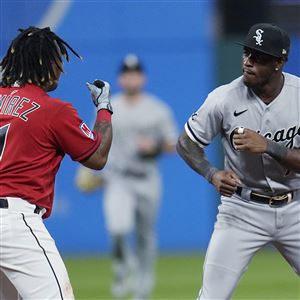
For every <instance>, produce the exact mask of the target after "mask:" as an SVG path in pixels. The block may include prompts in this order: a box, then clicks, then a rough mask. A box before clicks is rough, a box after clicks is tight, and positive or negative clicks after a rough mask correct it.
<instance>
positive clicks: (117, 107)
mask: <svg viewBox="0 0 300 300" xmlns="http://www.w3.org/2000/svg"><path fill="white" fill-rule="evenodd" d="M145 80H146V78H145V73H144V70H143V66H142V64H141V62H140V60H139V59H138V57H137V56H136V55H133V54H129V55H127V56H126V57H125V58H124V60H123V62H122V65H121V68H120V74H119V84H120V86H121V88H122V91H121V92H120V93H119V94H116V95H114V96H112V99H111V101H112V106H113V108H114V112H115V114H114V116H116V117H115V118H114V137H113V142H112V147H111V151H110V155H109V159H108V163H107V168H106V172H104V173H101V174H100V175H102V176H103V174H104V181H105V183H104V184H105V193H104V213H105V218H106V225H107V229H108V231H109V234H110V236H111V239H112V257H113V273H114V274H113V276H114V279H113V283H112V294H113V295H114V296H115V297H116V298H123V297H126V296H127V295H128V294H129V293H131V292H133V297H134V298H135V299H140V300H142V299H148V297H149V295H150V293H151V291H152V288H153V285H154V263H155V254H156V237H155V221H156V215H157V210H158V207H159V199H160V195H161V178H160V175H159V171H158V168H157V159H158V158H159V156H160V155H161V154H162V153H170V152H174V151H175V145H176V141H177V138H178V135H177V129H176V126H175V122H174V118H173V115H172V112H171V110H170V109H169V107H168V106H167V105H166V104H164V103H163V102H162V101H161V100H159V99H158V98H157V97H155V96H153V95H151V94H149V93H146V92H144V91H143V87H144V84H145ZM84 177H85V178H86V176H83V178H82V179H83V180H84V181H86V179H85V178H84ZM79 181H80V180H79ZM90 181H91V184H92V185H97V180H93V179H92V178H90ZM133 231H135V237H136V238H135V250H133V249H132V247H131V246H132V245H131V243H130V242H129V243H128V237H129V235H130V234H131V233H132V232H133Z"/></svg>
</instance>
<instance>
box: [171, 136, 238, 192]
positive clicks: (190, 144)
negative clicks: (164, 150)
mask: <svg viewBox="0 0 300 300" xmlns="http://www.w3.org/2000/svg"><path fill="white" fill-rule="evenodd" d="M176 148H177V152H178V153H179V155H180V156H181V157H182V158H183V160H184V161H185V162H186V163H187V164H188V165H189V166H190V167H191V168H192V169H193V170H194V171H196V172H197V173H198V174H200V175H202V176H203V177H205V178H206V179H207V180H208V181H209V182H211V183H212V184H213V185H214V186H215V188H216V189H217V191H218V192H219V193H220V194H221V195H224V196H227V197H230V196H232V195H233V194H234V193H235V191H236V188H237V186H238V185H239V184H241V182H240V179H239V177H238V176H237V175H236V174H235V173H234V172H232V171H224V170H222V171H221V170H218V169H217V168H215V167H213V166H212V165H211V163H210V162H209V161H208V160H207V158H206V155H205V151H204V148H202V147H200V146H199V145H198V144H197V143H195V142H194V141H192V140H191V139H190V138H189V136H188V135H187V133H186V132H185V131H183V133H182V134H181V135H180V137H179V139H178V142H177V145H176Z"/></svg>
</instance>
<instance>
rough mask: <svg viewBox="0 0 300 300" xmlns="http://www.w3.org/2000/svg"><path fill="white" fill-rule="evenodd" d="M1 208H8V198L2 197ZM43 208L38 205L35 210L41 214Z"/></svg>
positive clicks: (0, 200)
mask: <svg viewBox="0 0 300 300" xmlns="http://www.w3.org/2000/svg"><path fill="white" fill-rule="evenodd" d="M0 208H8V201H7V199H6V198H0ZM42 209H43V208H42V207H40V206H37V205H36V206H35V209H34V211H33V212H34V213H35V214H39V213H40V212H41V210H42Z"/></svg>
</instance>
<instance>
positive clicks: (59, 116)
mask: <svg viewBox="0 0 300 300" xmlns="http://www.w3.org/2000/svg"><path fill="white" fill-rule="evenodd" d="M50 128H51V132H52V134H53V138H54V141H55V142H56V143H57V144H58V146H59V148H60V149H61V150H62V152H63V153H67V154H69V155H70V156H71V158H72V159H73V160H76V161H81V160H84V159H86V158H88V157H89V156H90V155H92V154H93V153H94V152H95V151H96V150H97V149H98V147H99V145H100V142H101V137H100V135H99V134H97V133H96V132H94V131H92V130H90V128H89V127H88V126H87V125H86V124H85V123H84V122H83V121H82V120H81V119H80V117H79V116H78V113H77V111H76V110H75V108H74V107H73V106H72V105H71V104H68V103H64V105H63V106H62V107H60V109H59V110H58V111H57V112H56V114H55V116H54V117H53V118H52V120H51V124H50Z"/></svg>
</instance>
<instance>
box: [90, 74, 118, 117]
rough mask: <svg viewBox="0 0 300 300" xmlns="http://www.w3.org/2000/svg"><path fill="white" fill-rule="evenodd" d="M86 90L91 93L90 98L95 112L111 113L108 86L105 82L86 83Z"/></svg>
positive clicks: (97, 80)
mask: <svg viewBox="0 0 300 300" xmlns="http://www.w3.org/2000/svg"><path fill="white" fill-rule="evenodd" d="M86 85H87V88H88V89H89V91H90V92H91V96H92V99H93V102H94V104H95V106H96V107H97V111H99V110H100V109H107V110H109V111H110V112H111V113H113V109H112V106H111V104H110V85H109V83H108V82H106V81H102V80H99V79H96V80H95V81H94V82H93V83H89V82H87V83H86Z"/></svg>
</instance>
